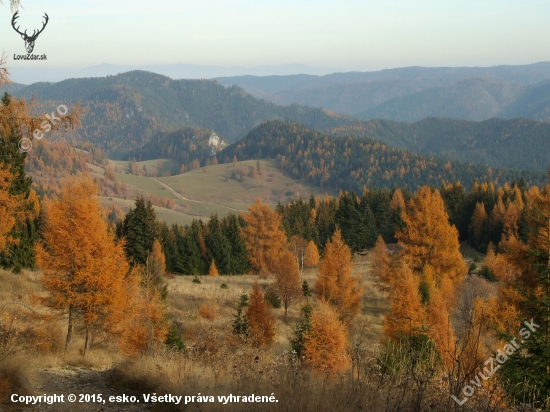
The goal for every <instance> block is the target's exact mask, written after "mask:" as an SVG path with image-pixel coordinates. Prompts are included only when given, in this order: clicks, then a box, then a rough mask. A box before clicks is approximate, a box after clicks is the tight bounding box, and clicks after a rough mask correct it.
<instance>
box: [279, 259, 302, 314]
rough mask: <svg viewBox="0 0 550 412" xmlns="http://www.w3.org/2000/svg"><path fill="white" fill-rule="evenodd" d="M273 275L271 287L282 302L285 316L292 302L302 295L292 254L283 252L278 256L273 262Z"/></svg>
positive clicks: (296, 265)
mask: <svg viewBox="0 0 550 412" xmlns="http://www.w3.org/2000/svg"><path fill="white" fill-rule="evenodd" d="M274 273H275V282H274V283H273V287H274V288H275V290H276V291H277V293H278V294H279V296H280V297H281V299H282V301H283V306H284V308H285V316H286V315H287V312H288V308H289V306H290V305H291V304H292V302H293V301H294V300H296V299H297V298H298V297H300V296H301V295H302V288H301V282H300V274H299V273H298V264H297V263H296V258H295V257H294V255H293V253H292V252H290V251H288V250H285V251H284V252H282V253H281V254H280V255H279V257H278V258H277V261H276V262H275V267H274Z"/></svg>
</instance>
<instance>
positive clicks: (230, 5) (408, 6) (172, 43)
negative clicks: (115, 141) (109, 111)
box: [0, 0, 550, 70]
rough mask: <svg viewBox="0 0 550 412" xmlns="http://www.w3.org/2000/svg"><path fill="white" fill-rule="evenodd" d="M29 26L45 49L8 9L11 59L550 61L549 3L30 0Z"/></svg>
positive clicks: (4, 34)
mask: <svg viewBox="0 0 550 412" xmlns="http://www.w3.org/2000/svg"><path fill="white" fill-rule="evenodd" d="M21 1H22V3H23V7H24V10H20V13H19V14H20V18H19V22H20V25H21V28H22V29H25V28H28V32H30V33H32V31H33V29H34V28H39V27H41V19H42V15H43V13H44V12H47V13H48V15H49V17H50V22H49V24H48V27H47V28H46V29H45V30H44V32H43V33H42V34H41V35H40V36H39V38H38V40H37V42H36V46H35V50H34V53H35V54H42V53H46V54H47V56H48V60H47V62H30V63H28V62H19V61H14V60H13V54H14V53H15V54H24V53H25V49H24V43H23V40H22V39H21V37H20V36H19V35H18V34H17V33H15V31H14V30H13V29H12V27H11V17H12V14H11V12H10V8H9V4H8V3H9V2H8V0H4V1H3V3H4V4H3V5H0V49H2V50H4V51H5V52H6V53H7V55H8V66H11V67H17V66H32V67H38V66H43V67H75V68H76V67H86V66H91V65H96V64H101V63H111V64H121V65H141V64H171V63H188V64H200V65H220V66H259V65H276V64H290V63H301V64H307V65H310V66H323V67H330V68H335V69H341V70H342V69H343V70H378V69H382V68H391V67H403V66H412V65H419V66H490V65H496V64H525V63H534V62H538V61H548V60H550V0H542V1H541V0H539V1H531V0H452V1H450V0H357V1H356V0H339V1H333V0H275V1H273V0H271V1H264V0H231V1H226V0H223V1H222V0H195V1H188V0H156V1H147V0H132V1H129V0H110V1H106V0H71V1H69V0H40V1H38V0H21Z"/></svg>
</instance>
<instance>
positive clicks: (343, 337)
mask: <svg viewBox="0 0 550 412" xmlns="http://www.w3.org/2000/svg"><path fill="white" fill-rule="evenodd" d="M304 356H305V358H306V362H307V364H308V365H310V366H311V367H312V369H313V370H314V371H316V372H318V373H321V374H323V375H326V376H328V377H335V376H336V375H337V374H340V373H344V372H345V371H347V370H348V369H349V367H350V357H349V354H348V337H347V331H346V326H345V325H344V324H343V323H342V322H341V321H340V320H339V319H338V312H337V311H336V310H335V309H333V308H332V307H331V305H330V304H329V303H327V302H324V301H320V302H318V304H317V307H316V308H315V309H314V310H313V313H312V314H311V330H310V331H309V332H308V333H307V334H306V335H305V342H304Z"/></svg>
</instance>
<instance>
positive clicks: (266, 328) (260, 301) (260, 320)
mask: <svg viewBox="0 0 550 412" xmlns="http://www.w3.org/2000/svg"><path fill="white" fill-rule="evenodd" d="M246 319H247V321H248V324H249V325H250V328H249V331H250V334H251V335H252V340H253V344H254V345H256V346H263V345H266V344H269V343H272V342H273V341H274V340H275V318H274V317H273V315H272V314H271V313H270V310H269V308H268V307H267V305H266V304H265V302H264V295H263V293H262V291H261V290H260V285H259V284H258V282H257V281H256V282H254V285H253V286H252V292H251V293H250V299H249V302H248V308H247V310H246Z"/></svg>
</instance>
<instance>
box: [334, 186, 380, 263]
mask: <svg viewBox="0 0 550 412" xmlns="http://www.w3.org/2000/svg"><path fill="white" fill-rule="evenodd" d="M354 197H355V196H352V195H350V194H348V193H344V194H343V195H342V197H340V201H339V204H338V210H337V211H336V216H335V217H336V224H337V225H338V226H339V227H340V230H341V231H342V237H343V238H344V240H345V241H346V244H347V245H348V246H349V248H350V249H351V253H355V252H357V251H358V250H360V249H362V246H363V238H364V237H365V234H366V230H365V227H364V224H363V219H362V218H361V213H360V212H359V210H358V208H357V206H356V202H355V200H354ZM375 240H376V238H375Z"/></svg>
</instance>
